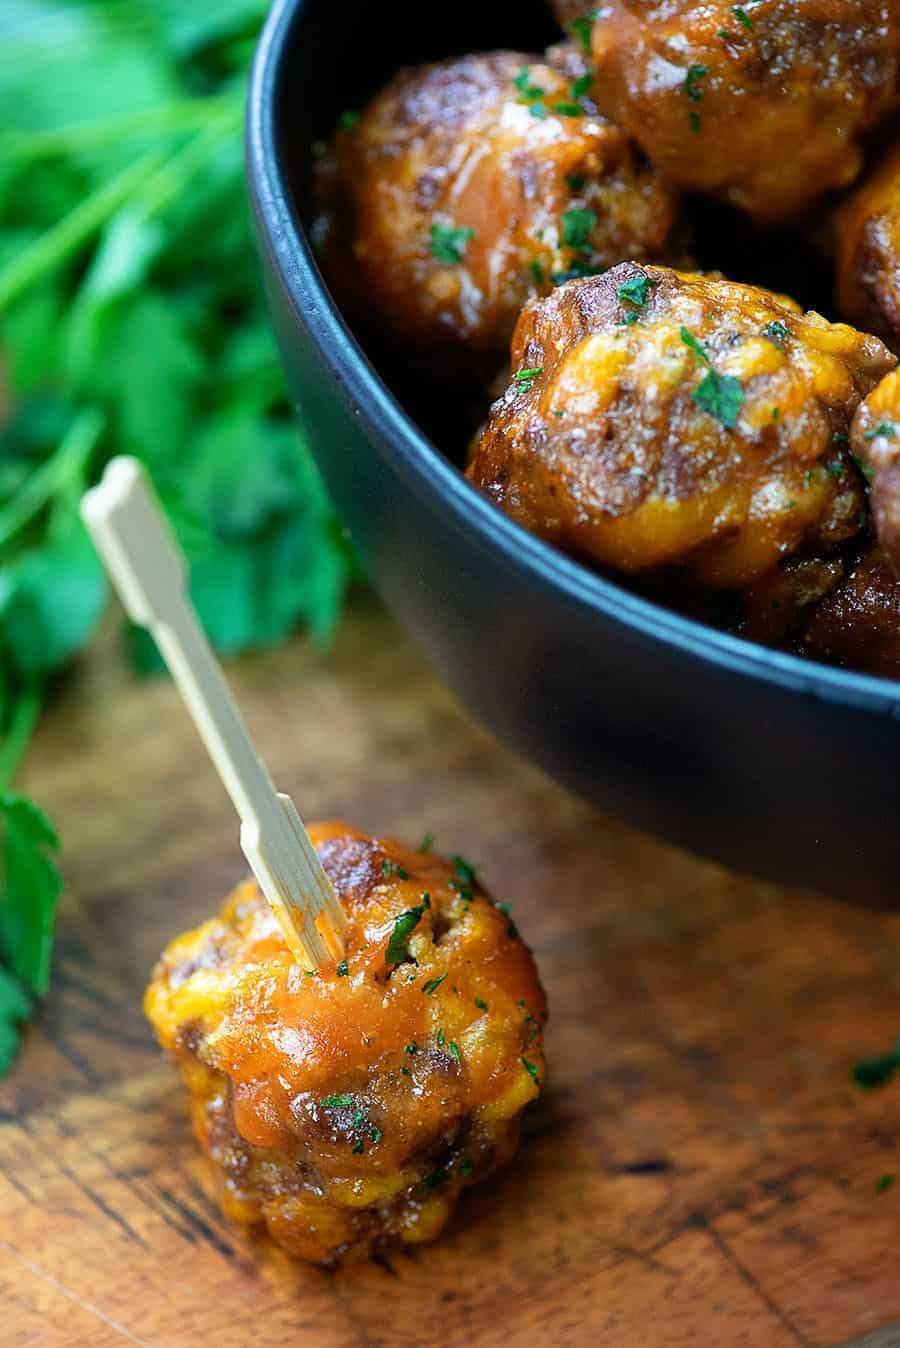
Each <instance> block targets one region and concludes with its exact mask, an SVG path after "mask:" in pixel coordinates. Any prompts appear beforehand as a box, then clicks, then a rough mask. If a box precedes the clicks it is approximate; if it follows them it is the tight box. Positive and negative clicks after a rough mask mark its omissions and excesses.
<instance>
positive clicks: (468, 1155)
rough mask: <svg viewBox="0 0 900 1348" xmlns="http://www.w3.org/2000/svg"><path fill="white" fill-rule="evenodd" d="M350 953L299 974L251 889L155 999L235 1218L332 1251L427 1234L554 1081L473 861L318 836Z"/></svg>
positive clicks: (183, 943) (511, 938)
mask: <svg viewBox="0 0 900 1348" xmlns="http://www.w3.org/2000/svg"><path fill="white" fill-rule="evenodd" d="M310 832H311V835H312V838H313V841H314V843H315V845H316V847H317V850H318V852H319V855H320V857H321V860H322V864H323V865H324V867H325V870H326V871H327V872H328V874H329V876H330V878H331V880H332V882H333V884H334V886H335V890H336V892H337V894H338V897H339V898H340V900H341V902H342V904H343V905H344V908H345V910H346V913H347V918H348V923H349V928H348V933H347V954H346V959H345V960H343V961H342V962H341V963H340V964H338V965H337V966H334V965H332V966H331V967H328V968H323V969H320V970H319V971H318V972H315V973H308V972H305V971H304V970H303V969H301V968H299V967H298V965H297V964H296V963H295V962H294V960H293V958H292V956H291V954H290V953H289V951H288V949H287V947H286V945H285V943H284V940H283V938H282V936H281V932H280V929H279V927H278V925H277V922H276V920H275V918H274V917H273V916H272V914H271V912H270V910H269V908H268V905H267V904H266V902H265V900H264V899H263V897H262V896H261V894H260V892H259V890H258V889H257V887H256V885H255V884H254V883H248V884H245V885H242V886H241V887H240V888H239V889H238V890H236V892H235V893H234V894H233V895H232V896H231V898H229V899H228V900H227V901H226V903H225V906H224V907H223V909H222V912H221V915H220V916H219V917H218V918H214V919H213V920H212V921H210V922H207V923H204V925H203V926H201V927H199V928H198V929H197V930H196V931H192V932H188V933H187V934H186V935H184V936H182V937H180V938H179V939H178V940H175V941H173V942H172V944H171V945H170V946H169V947H168V949H167V950H166V951H165V952H164V953H163V955H162V958H161V960H160V962H159V964H158V966H157V968H156V970H155V972H154V975H153V981H152V983H151V984H150V987H149V989H148V991H147V997H146V1011H147V1015H148V1016H149V1018H150V1020H151V1022H152V1024H153V1027H154V1029H155V1031H156V1033H157V1036H158V1037H159V1040H160V1042H161V1044H162V1045H163V1046H164V1048H166V1049H167V1050H168V1051H169V1052H170V1053H171V1054H172V1055H173V1057H174V1059H175V1061H176V1063H177V1064H178V1066H179V1068H180V1071H181V1074H182V1077H183V1078H184V1081H185V1084H186V1086H187V1088H188V1091H189V1092H190V1097H191V1109H192V1115H193V1122H194V1129H195V1132H196V1134H197V1137H198V1138H199V1141H200V1143H201V1145H202V1147H203V1148H204V1150H205V1151H206V1152H207V1153H208V1154H209V1156H210V1157H211V1158H212V1161H213V1163H214V1165H215V1167H216V1170H217V1173H218V1179H219V1185H220V1193H221V1202H222V1206H223V1210H224V1211H225V1212H226V1214H228V1215H229V1216H230V1217H232V1218H233V1219H235V1220H237V1221H239V1222H245V1223H248V1224H261V1223H265V1225H266V1226H267V1228H268V1230H269V1232H270V1233H271V1235H272V1236H273V1237H274V1238H275V1240H276V1241H278V1243H279V1244H280V1245H282V1246H284V1248H285V1249H287V1250H289V1251H290V1252H291V1253H292V1254H295V1255H297V1256H299V1257H300V1258H302V1259H309V1260H313V1261H316V1262H319V1263H325V1264H328V1263H334V1262H336V1261H338V1260H340V1259H342V1258H344V1257H348V1258H354V1257H356V1258H359V1257H363V1256H365V1255H367V1254H369V1253H372V1252H373V1251H375V1250H378V1249H380V1248H382V1247H385V1246H389V1245H391V1244H393V1243H399V1242H407V1243H417V1242H421V1241H427V1240H431V1239H432V1238H433V1237H435V1236H436V1235H437V1234H438V1233H439V1232H440V1230H441V1228H442V1227H443V1226H444V1224H445V1223H446V1222H447V1220H448V1218H449V1217H450V1215H451V1213H452V1212H453V1209H454V1207H455V1205H456V1203H457V1200H458V1198H459V1195H460V1191H461V1190H462V1189H463V1188H465V1187H466V1186H467V1185H470V1184H474V1183H475V1182H476V1181H478V1180H480V1179H482V1178H483V1177H484V1176H486V1175H488V1174H489V1173H490V1172H491V1171H492V1170H494V1169H495V1168H496V1167H497V1166H498V1165H501V1164H503V1163H505V1162H506V1161H508V1160H509V1159H510V1157H511V1156H512V1154H513V1152H514V1151H515V1148H516V1145H517V1140H518V1133H519V1118H520V1115H521V1112H522V1110H523V1108H524V1107H525V1105H527V1104H528V1103H529V1102H530V1101H531V1100H533V1099H535V1098H536V1097H537V1095H538V1094H539V1092H540V1089H541V1085H542V1083H543V1080H544V1056H543V1024H544V1020H545V1016H546V1009H545V1000H544V994H543V991H542V989H541V986H540V983H539V982H538V977H537V971H536V969H535V966H534V961H533V959H532V957H531V954H530V953H529V951H528V950H527V948H526V947H525V945H524V944H523V943H522V941H521V940H520V939H519V937H518V934H517V932H516V928H515V926H514V924H513V922H512V919H511V918H510V917H509V915H508V910H507V909H506V908H505V907H502V908H501V907H497V906H496V905H495V904H494V903H492V902H491V901H490V899H489V898H488V897H487V896H486V894H485V892H484V891H483V889H482V888H481V886H480V885H479V883H478V881H477V877H476V875H475V872H474V870H473V868H472V867H471V866H470V865H469V864H468V863H467V862H465V861H463V860H462V858H458V857H457V858H454V860H453V861H452V862H447V861H444V860H442V859H440V858H438V857H436V856H433V855H430V854H424V853H421V852H414V851H410V850H409V849H408V848H405V847H403V846H401V845H400V844H398V843H395V842H388V841H383V840H378V839H374V838H369V837H366V836H364V835H363V834H361V833H358V832H356V831H355V830H354V829H351V828H348V827H347V826H346V825H343V824H331V825H319V826H318V827H314V828H313V829H311V830H310Z"/></svg>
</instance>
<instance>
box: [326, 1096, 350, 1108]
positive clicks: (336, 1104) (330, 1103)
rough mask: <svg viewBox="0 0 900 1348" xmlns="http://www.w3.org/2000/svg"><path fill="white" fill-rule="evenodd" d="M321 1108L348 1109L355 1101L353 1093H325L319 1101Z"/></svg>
mask: <svg viewBox="0 0 900 1348" xmlns="http://www.w3.org/2000/svg"><path fill="white" fill-rule="evenodd" d="M320 1103H321V1105H322V1108H323V1109H349V1107H350V1106H351V1105H353V1104H355V1103H356V1096H355V1095H326V1096H325V1097H324V1099H323V1100H322V1101H321V1102H320Z"/></svg>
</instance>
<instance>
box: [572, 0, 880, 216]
mask: <svg viewBox="0 0 900 1348" xmlns="http://www.w3.org/2000/svg"><path fill="white" fill-rule="evenodd" d="M556 9H557V11H558V14H559V17H560V18H561V19H562V20H563V22H565V23H567V24H571V22H572V20H573V16H575V15H577V23H578V25H579V31H580V32H581V34H582V36H585V40H588V38H587V36H586V34H587V29H588V28H590V30H591V31H590V35H589V40H590V43H591V47H592V52H593V57H594V60H595V62H596V65H597V80H596V97H597V101H598V103H599V106H600V110H601V112H603V113H605V114H606V116H607V117H610V118H611V119H612V120H613V121H615V122H616V123H617V124H618V125H620V126H622V127H624V129H625V130H626V131H628V132H630V133H631V135H633V136H634V138H635V140H636V141H637V142H638V143H639V144H640V145H641V146H642V147H643V149H644V150H645V151H646V153H647V155H648V156H649V157H650V159H651V160H652V162H653V163H654V164H655V165H656V166H657V168H659V169H660V170H661V171H662V172H663V173H665V174H666V175H667V177H668V178H669V179H670V180H671V181H672V182H674V183H676V184H677V185H678V186H679V187H682V188H684V189H687V190H690V191H693V192H704V193H710V194H712V195H715V196H718V197H721V198H724V199H725V200H727V201H729V202H730V203H731V204H732V205H734V206H737V207H740V208H741V209H742V210H744V211H747V212H748V213H749V214H750V215H752V216H754V217H755V218H756V219H758V220H759V221H761V222H767V223H769V222H775V221H785V220H790V219H792V218H793V217H796V216H797V215H799V214H800V213H801V212H802V211H804V210H805V209H806V208H808V207H809V206H810V205H811V204H812V203H813V202H815V201H816V199H817V198H819V197H821V196H822V195H823V193H825V192H828V191H830V190H832V189H836V188H842V187H846V186H847V185H848V184H849V183H851V182H852V181H853V179H854V178H855V177H856V176H857V174H858V173H859V170H860V168H861V165H862V149H861V141H862V139H863V138H864V136H865V135H866V134H867V133H868V132H869V131H870V130H871V129H872V128H873V127H875V126H877V125H878V123H879V122H881V121H883V120H884V119H885V117H887V116H888V115H889V114H890V113H891V112H892V111H893V110H894V109H895V108H896V107H897V104H898V59H900V6H898V5H897V4H896V0H755V2H754V0H746V3H745V4H743V5H734V4H731V3H730V0H707V2H706V3H704V4H697V3H696V0H605V3H604V4H602V5H601V6H599V7H598V6H594V5H575V4H573V3H571V0H557V4H556Z"/></svg>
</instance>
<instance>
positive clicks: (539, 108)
mask: <svg viewBox="0 0 900 1348" xmlns="http://www.w3.org/2000/svg"><path fill="white" fill-rule="evenodd" d="M528 111H529V112H530V113H531V115H532V117H539V118H543V117H546V116H547V109H546V108H545V107H544V105H543V103H532V104H530V105H529V108H528Z"/></svg>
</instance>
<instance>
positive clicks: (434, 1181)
mask: <svg viewBox="0 0 900 1348" xmlns="http://www.w3.org/2000/svg"><path fill="white" fill-rule="evenodd" d="M446 1178H447V1172H446V1170H432V1172H431V1174H430V1175H426V1176H425V1178H424V1179H423V1180H422V1183H423V1184H424V1185H425V1188H426V1189H436V1188H437V1187H438V1185H439V1184H443V1183H444V1181H445V1180H446Z"/></svg>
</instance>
